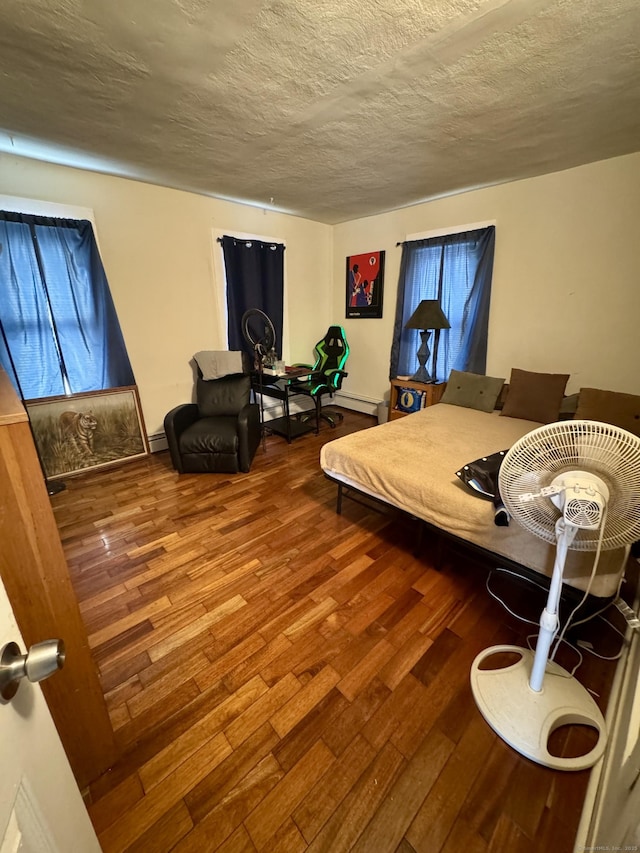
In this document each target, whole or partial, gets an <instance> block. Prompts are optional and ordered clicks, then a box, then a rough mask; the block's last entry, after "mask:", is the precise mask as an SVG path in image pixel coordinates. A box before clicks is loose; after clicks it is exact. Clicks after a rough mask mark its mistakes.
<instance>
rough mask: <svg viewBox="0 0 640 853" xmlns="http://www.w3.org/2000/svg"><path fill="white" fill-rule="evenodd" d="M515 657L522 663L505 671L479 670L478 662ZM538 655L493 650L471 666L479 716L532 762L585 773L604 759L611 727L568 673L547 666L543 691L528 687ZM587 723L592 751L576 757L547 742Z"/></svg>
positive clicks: (518, 650)
mask: <svg viewBox="0 0 640 853" xmlns="http://www.w3.org/2000/svg"><path fill="white" fill-rule="evenodd" d="M505 652H506V653H511V654H517V655H519V656H520V660H518V661H517V662H516V663H514V664H512V665H511V666H507V667H504V668H502V669H480V664H481V663H482V662H483V661H484V660H486V659H487V658H489V657H491V656H492V655H495V654H498V653H505ZM533 659H534V655H533V652H531V651H530V650H529V649H524V648H520V647H519V646H492V647H491V648H489V649H485V650H484V651H483V652H480V654H479V655H478V656H477V657H476V659H475V660H474V661H473V664H472V665H471V689H472V691H473V698H474V699H475V701H476V705H477V706H478V708H479V710H480V713H481V714H482V716H483V717H484V718H485V720H486V721H487V723H489V725H490V726H491V728H492V729H493V730H494V731H495V732H496V734H498V735H499V736H500V737H501V738H502V739H503V740H504V741H506V742H507V743H508V744H509V746H512V747H513V748H514V749H515V750H517V751H518V752H519V753H520V754H521V755H524V756H525V757H526V758H530V759H531V760H532V761H535V762H537V763H538V764H542V765H544V766H545V767H551V768H553V769H554V770H584V769H585V768H587V767H593V765H594V764H595V763H596V761H597V760H598V759H599V758H600V757H601V756H602V754H603V752H604V749H605V746H606V742H607V728H606V723H605V721H604V717H603V716H602V714H601V713H600V709H599V708H598V706H597V705H596V703H595V702H594V700H593V699H592V698H591V696H590V695H589V693H588V692H587V691H586V690H585V688H584V687H583V686H582V685H581V684H580V683H579V682H578V681H577V680H576V679H575V678H574V677H573V676H572V675H570V673H568V672H567V671H566V670H565V669H563V668H562V667H561V666H558V664H556V663H554V662H553V661H548V662H547V667H546V671H545V676H544V682H543V685H542V690H541V691H540V692H536V691H535V690H532V689H531V687H530V686H529V677H530V675H531V669H532V666H533ZM566 725H584V726H589V727H591V728H592V729H595V730H596V731H597V732H598V741H597V743H596V745H595V746H594V747H593V749H591V750H590V752H587V753H586V754H585V755H580V756H577V757H575V758H562V757H561V756H557V755H552V754H551V753H550V752H549V750H548V748H547V744H548V740H549V737H550V736H551V734H552V732H554V731H555V730H556V729H557V728H559V727H560V726H566Z"/></svg>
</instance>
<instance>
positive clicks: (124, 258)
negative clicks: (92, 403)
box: [0, 154, 332, 435]
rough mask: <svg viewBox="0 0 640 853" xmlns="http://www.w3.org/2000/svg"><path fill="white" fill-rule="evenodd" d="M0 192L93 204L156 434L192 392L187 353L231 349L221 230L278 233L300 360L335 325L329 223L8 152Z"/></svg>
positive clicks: (288, 345) (289, 345)
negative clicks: (217, 261) (219, 275)
mask: <svg viewBox="0 0 640 853" xmlns="http://www.w3.org/2000/svg"><path fill="white" fill-rule="evenodd" d="M0 192H2V193H4V194H6V195H13V196H22V197H26V198H36V199H41V200H44V201H51V202H57V203H61V204H69V205H79V206H82V207H89V208H92V209H93V211H94V214H95V223H96V227H97V230H98V238H99V243H100V251H101V255H102V260H103V263H104V266H105V270H106V273H107V278H108V280H109V285H110V287H111V292H112V295H113V299H114V302H115V304H116V310H117V312H118V317H119V319H120V324H121V326H122V331H123V334H124V337H125V340H126V343H127V349H128V352H129V357H130V359H131V363H132V366H133V371H134V374H135V377H136V381H137V384H138V387H139V390H140V398H141V403H142V408H143V412H144V417H145V422H146V428H147V432H148V434H149V435H153V434H155V433H158V432H160V431H162V420H163V418H164V415H165V414H166V412H167V411H169V409H171V408H172V407H173V406H175V405H177V404H178V403H182V402H185V401H187V400H190V399H191V395H192V390H193V374H192V369H191V367H190V366H189V361H190V359H191V357H192V356H193V354H194V353H195V352H197V351H198V350H201V349H225V348H226V341H225V340H223V339H222V329H223V324H222V322H221V318H220V317H219V309H218V300H217V299H216V291H215V289H214V288H215V287H216V286H218V285H219V282H216V281H215V274H214V263H213V252H214V251H216V250H217V248H218V247H217V244H215V242H214V238H213V232H214V229H221V230H224V231H228V232H231V233H233V232H234V231H236V232H237V231H242V232H250V233H255V234H264V235H270V236H273V237H278V238H279V239H281V240H283V241H285V242H286V244H287V249H286V252H285V271H286V272H285V275H286V288H287V308H286V310H287V314H288V326H289V333H290V340H289V341H285V342H284V343H285V349H286V350H288V353H289V356H290V358H291V360H292V361H309V359H311V358H312V356H313V343H315V341H316V340H318V338H319V337H321V336H322V334H323V332H324V330H325V329H326V328H327V326H328V325H329V324H330V323H331V320H332V318H331V280H330V275H331V266H332V248H331V232H332V229H331V227H330V226H328V225H322V224H319V223H317V222H311V221H310V220H306V219H300V218H297V217H294V216H287V215H285V214H279V213H272V212H264V211H263V210H262V209H258V208H254V207H249V206H247V205H242V204H234V203H232V202H227V201H220V200H218V199H212V198H208V197H206V196H200V195H196V194H194V193H186V192H181V191H178V190H171V189H166V188H163V187H156V186H151V185H150V184H144V183H139V182H136V181H131V180H127V179H124V178H115V177H110V176H108V175H100V174H97V173H94V172H88V171H84V170H81V169H71V168H68V167H65V166H56V165H53V164H47V163H42V162H39V161H36V160H28V159H24V158H20V157H14V156H11V155H6V154H0Z"/></svg>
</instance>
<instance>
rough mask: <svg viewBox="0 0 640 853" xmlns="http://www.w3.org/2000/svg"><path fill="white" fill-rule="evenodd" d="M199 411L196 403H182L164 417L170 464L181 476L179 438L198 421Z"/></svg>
mask: <svg viewBox="0 0 640 853" xmlns="http://www.w3.org/2000/svg"><path fill="white" fill-rule="evenodd" d="M198 417H199V411H198V404H197V403H183V404H182V405H180V406H176V407H175V409H171V411H170V412H168V413H167V414H166V415H165V417H164V434H165V435H166V437H167V444H168V445H169V454H170V455H171V462H172V464H173V467H174V468H175V469H176V471H178V473H180V474H183V473H184V471H183V468H182V456H181V455H180V436H181V435H182V433H183V432H184V431H185V430H186V429H187V427H190V426H191V424H193V423H195V422H196V421H197V420H198Z"/></svg>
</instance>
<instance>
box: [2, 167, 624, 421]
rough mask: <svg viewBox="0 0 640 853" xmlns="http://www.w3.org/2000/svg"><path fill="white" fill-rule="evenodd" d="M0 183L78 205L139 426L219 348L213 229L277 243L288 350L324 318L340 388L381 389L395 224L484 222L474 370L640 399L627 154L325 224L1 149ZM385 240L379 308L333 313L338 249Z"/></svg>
mask: <svg viewBox="0 0 640 853" xmlns="http://www.w3.org/2000/svg"><path fill="white" fill-rule="evenodd" d="M0 192H3V193H6V194H8V195H9V194H10V195H16V196H26V197H29V198H38V199H42V200H45V201H52V202H58V203H64V204H73V205H80V206H83V207H90V208H93V210H94V212H95V221H96V224H97V228H98V235H99V241H100V248H101V252H102V255H103V260H104V264H105V268H106V271H107V276H108V278H109V283H110V285H111V289H112V292H113V297H114V300H115V303H116V308H117V310H118V315H119V317H120V321H121V324H122V328H123V332H124V335H125V339H126V341H127V346H128V349H129V355H130V357H131V361H132V364H133V369H134V372H135V375H136V380H137V382H138V386H139V388H140V395H141V400H142V406H143V410H144V415H145V419H146V426H147V432H148V433H149V434H153V433H156V432H159V431H161V429H162V419H163V417H164V414H165V413H166V412H167V411H168V410H169V409H170V408H171V407H172V406H174V405H176V404H177V403H180V402H183V401H185V400H188V399H190V398H191V392H192V373H191V368H190V367H189V360H190V359H191V357H192V355H193V353H195V352H197V351H198V350H199V349H216V348H219V347H224V346H225V342H224V340H222V332H221V329H222V324H221V323H220V317H219V310H218V301H217V299H216V291H215V289H214V288H215V287H216V286H217V285H218V282H216V280H215V274H214V269H213V254H212V253H213V251H214V243H213V230H214V229H222V230H231V231H233V230H235V231H241V232H248V233H256V234H264V235H268V236H274V237H278V238H280V239H282V240H285V241H286V244H287V250H286V255H285V258H286V261H285V269H286V277H287V281H286V287H287V313H288V331H289V341H285V350H288V355H289V357H290V359H291V360H292V361H309V360H310V359H311V358H312V355H313V352H312V350H313V344H314V343H315V341H317V340H318V339H319V338H320V337H322V335H323V334H324V331H325V330H326V328H327V327H328V326H329V325H330V324H332V323H339V324H342V325H344V327H345V329H346V332H347V338H348V340H349V344H350V346H351V357H350V360H349V363H348V371H349V377H348V379H347V380H346V382H345V385H344V386H343V388H344V390H345V392H346V394H347V395H353V396H354V397H356V398H359V399H361V400H364V401H371V402H375V401H377V400H381V399H383V397H384V395H385V394H387V393H388V374H389V348H390V343H391V334H392V328H393V320H394V313H395V299H396V293H397V282H398V271H399V265H400V254H401V249H400V248H398V247H396V242H397V241H401V240H404V239H405V236H406V235H407V234H415V233H419V232H422V231H428V230H431V229H437V228H445V227H449V226H459V225H465V224H468V223H473V222H482V221H488V220H496V223H497V225H496V255H495V267H494V277H493V293H492V303H491V314H490V323H489V351H488V364H487V372H488V373H490V374H492V375H494V376H504V377H507V378H508V376H509V372H510V370H511V367H520V368H524V369H526V370H537V371H550V372H560V373H565V372H566V373H570V374H571V379H570V382H569V385H568V390H569V391H570V392H571V391H575V390H578V389H579V388H580V387H581V386H587V385H591V386H595V387H599V388H611V389H612V390H618V391H626V392H629V393H635V394H640V375H639V373H638V365H639V364H640V335H639V334H638V328H637V326H638V317H640V248H639V243H640V241H639V240H638V238H637V232H638V226H639V224H640V154H632V155H629V156H626V157H619V158H615V159H612V160H607V161H603V162H600V163H593V164H590V165H587V166H581V167H579V168H576V169H571V170H568V171H566V172H559V173H556V174H552V175H546V176H543V177H540V178H532V179H529V180H524V181H517V182H513V183H510V184H503V185H501V186H497V187H491V188H488V189H482V190H476V191H473V192H468V193H462V194H459V195H455V196H450V197H448V198H443V199H439V200H436V201H432V202H429V203H426V204H421V205H416V206H414V207H410V208H404V209H402V210H398V211H394V212H391V213H386V214H382V215H379V216H374V217H369V218H366V219H359V220H355V221H352V222H347V223H343V224H341V225H337V226H335V227H333V228H332V227H330V226H327V225H322V224H319V223H315V222H311V221H309V220H304V219H299V218H296V217H292V216H287V215H284V214H278V213H271V212H266V213H265V212H264V211H263V210H261V209H258V208H253V207H249V206H247V205H241V204H234V203H231V202H225V201H220V200H217V199H212V198H207V197H205V196H199V195H195V194H193V193H186V192H180V191H177V190H171V189H165V188H162V187H155V186H151V185H148V184H143V183H138V182H135V181H131V180H127V179H123V178H114V177H110V176H106V175H99V174H96V173H92V172H87V171H83V170H79V169H71V168H67V167H64V166H55V165H51V164H46V163H41V162H38V161H35V160H27V159H24V158H19V157H14V156H11V155H6V154H0ZM378 249H384V250H385V251H386V270H385V284H384V314H383V317H382V319H380V320H371V319H367V320H345V319H344V317H345V258H346V257H347V256H348V255H353V254H359V253H361V252H368V251H375V250H378Z"/></svg>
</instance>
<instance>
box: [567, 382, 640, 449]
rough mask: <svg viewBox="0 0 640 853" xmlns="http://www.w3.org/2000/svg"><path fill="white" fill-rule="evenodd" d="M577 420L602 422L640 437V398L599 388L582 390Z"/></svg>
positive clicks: (576, 415) (576, 414)
mask: <svg viewBox="0 0 640 853" xmlns="http://www.w3.org/2000/svg"><path fill="white" fill-rule="evenodd" d="M574 417H575V418H576V420H578V419H581V420H587V421H602V422H603V423H606V424H613V425H614V426H617V427H620V428H621V429H626V430H627V431H628V432H631V433H633V434H634V435H637V436H638V437H640V397H638V396H636V395H635V394H622V393H621V392H618V391H601V390H600V389H599V388H581V389H580V397H579V398H578V408H577V409H576V413H575V416H574Z"/></svg>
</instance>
